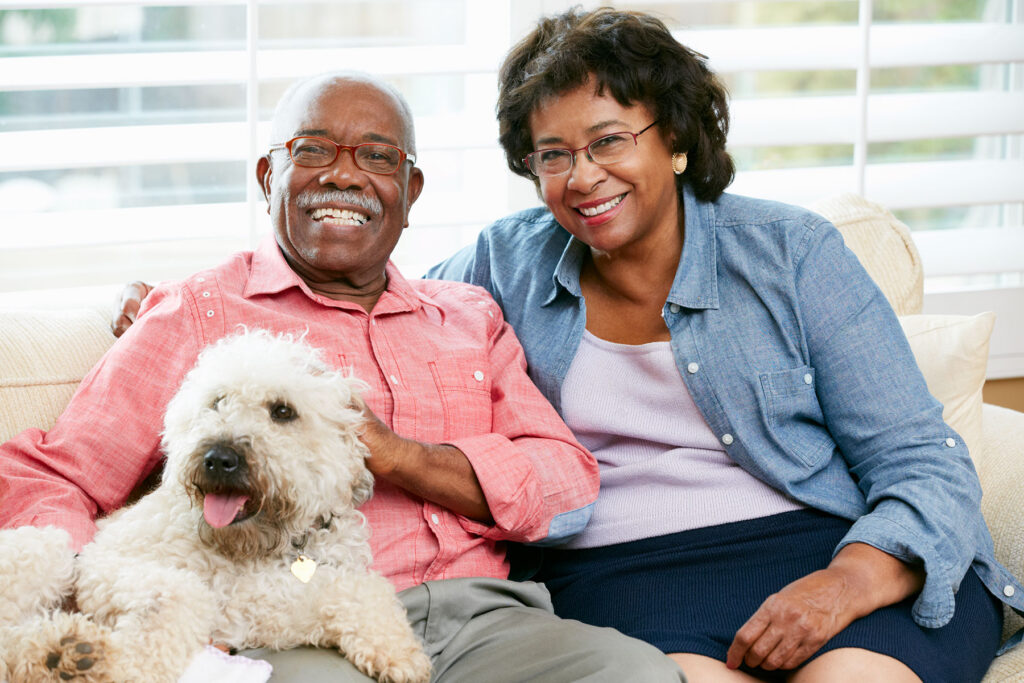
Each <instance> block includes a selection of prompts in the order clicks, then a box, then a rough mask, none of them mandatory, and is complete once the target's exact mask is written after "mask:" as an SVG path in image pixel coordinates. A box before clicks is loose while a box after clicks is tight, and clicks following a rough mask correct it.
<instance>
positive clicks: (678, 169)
mask: <svg viewBox="0 0 1024 683" xmlns="http://www.w3.org/2000/svg"><path fill="white" fill-rule="evenodd" d="M685 170H686V152H676V153H675V154H673V155H672V172H673V173H675V174H676V175H682V173H683V171H685Z"/></svg>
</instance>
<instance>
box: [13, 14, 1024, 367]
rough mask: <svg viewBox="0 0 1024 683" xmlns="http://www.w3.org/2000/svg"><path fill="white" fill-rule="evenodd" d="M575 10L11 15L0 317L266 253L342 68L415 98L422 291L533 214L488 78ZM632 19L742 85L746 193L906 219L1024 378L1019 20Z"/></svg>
mask: <svg viewBox="0 0 1024 683" xmlns="http://www.w3.org/2000/svg"><path fill="white" fill-rule="evenodd" d="M571 4H576V3H571V2H567V1H564V0H486V1H485V0H338V1H334V2H258V1H257V0H233V1H231V0H224V1H220V2H217V1H212V0H211V1H199V0H193V1H191V2H167V1H164V2H139V1H132V0H116V1H115V0H107V1H106V2H88V1H84V0H79V1H76V2H70V1H65V2H42V1H39V0H33V1H23V2H5V1H2V0H0V306H16V305H37V302H39V301H41V300H50V301H52V302H55V303H56V304H57V305H60V304H67V303H69V302H73V301H76V300H95V298H96V296H97V295H98V293H99V292H104V293H106V292H109V293H110V295H111V296H112V293H113V292H114V291H116V290H117V289H118V288H119V285H120V284H121V283H123V282H125V281H128V280H130V279H135V278H140V277H142V278H145V279H148V280H150V281H155V280H162V279H167V278H175V277H181V276H183V275H185V274H187V273H189V272H192V271H195V270H197V269H199V268H203V267H207V266H209V265H211V264H213V263H216V262H218V261H219V260H221V259H222V258H224V256H225V255H226V254H227V253H229V252H231V251H234V250H237V249H242V248H248V247H250V246H252V245H253V244H254V242H255V241H256V240H257V239H259V237H260V236H262V235H263V234H265V233H266V232H267V230H268V229H269V226H268V223H267V217H266V213H265V210H264V208H263V206H262V200H261V199H260V198H259V197H258V194H257V188H256V185H255V179H254V176H253V171H252V166H253V164H254V162H255V159H256V158H257V156H259V155H260V154H262V153H263V152H264V151H265V149H266V146H267V145H268V144H269V142H270V140H268V139H267V132H268V131H267V122H268V121H269V118H270V114H271V112H272V110H273V106H274V104H275V102H276V99H277V97H278V96H279V95H280V93H281V92H282V91H283V89H284V87H286V85H287V84H288V83H289V82H290V81H292V80H294V79H296V78H299V77H302V76H305V75H308V74H312V73H317V72H320V71H324V70H328V69H335V68H352V69H358V70H365V71H368V72H371V73H374V74H378V75H380V76H382V77H384V78H386V79H387V80H389V81H390V82H392V83H394V84H395V85H396V86H397V87H398V88H399V89H401V90H402V91H403V92H404V93H405V94H406V95H407V97H408V98H409V100H410V103H411V105H412V108H413V113H414V115H415V117H416V122H417V133H418V148H419V149H418V152H419V165H420V166H421V167H422V168H423V169H424V172H425V174H426V188H425V191H424V193H423V195H422V196H421V198H420V200H419V202H418V203H417V204H416V206H415V207H414V209H413V213H412V227H411V228H410V229H409V230H407V231H406V234H405V235H404V236H403V239H402V242H401V243H400V245H399V248H398V251H397V252H396V254H395V258H396V260H397V261H398V263H399V265H400V266H401V267H402V268H403V269H404V270H405V271H406V272H407V274H409V275H416V274H419V273H421V272H422V271H423V270H424V269H425V268H426V267H428V266H429V265H431V264H432V263H434V262H436V261H438V260H440V259H441V258H443V257H444V256H446V255H448V254H449V253H451V252H452V251H454V250H455V249H456V248H458V247H459V246H461V245H463V244H466V243H468V242H470V241H471V240H472V239H473V238H474V236H475V235H476V233H477V232H478V231H479V229H480V228H481V227H483V226H484V225H486V224H487V223H488V222H489V221H491V220H493V219H494V218H497V217H498V216H501V215H504V214H505V213H507V212H509V211H513V210H517V209H519V208H523V207H525V206H531V205H535V204H536V203H537V198H536V195H535V194H534V192H533V187H532V184H531V183H529V182H528V181H526V180H523V179H520V178H516V177H513V176H511V174H510V173H509V172H508V171H507V170H506V166H505V163H504V159H503V157H502V154H501V151H500V149H499V148H498V147H497V144H496V138H497V125H496V123H495V121H494V101H495V96H496V86H495V72H496V69H497V66H498V64H499V63H500V61H501V58H502V56H503V55H504V53H505V51H506V50H507V49H508V47H509V46H510V45H511V44H512V42H514V41H515V40H517V39H519V38H520V37H521V36H522V35H523V34H524V33H525V32H526V31H527V30H529V28H530V27H531V26H532V24H533V22H534V21H535V19H536V18H537V17H538V16H539V15H540V14H542V13H551V12H557V11H561V10H563V9H565V8H566V7H568V6H569V5H571ZM598 4H603V3H597V2H587V3H584V5H585V6H590V7H593V6H596V5H598ZM616 4H617V6H618V7H620V8H631V9H640V10H644V11H650V12H653V13H655V14H657V15H659V16H661V17H662V18H663V19H664V20H665V22H666V23H667V24H668V25H669V26H670V28H671V29H672V30H673V32H674V34H675V35H676V36H677V37H678V38H679V39H680V40H681V41H682V42H684V43H686V44H687V45H690V46H691V47H693V48H695V49H697V50H699V51H701V52H703V53H704V54H707V55H708V56H709V58H710V63H711V66H712V68H714V69H715V70H716V71H718V72H719V73H720V74H721V75H722V76H723V78H724V79H725V80H726V83H727V84H728V86H729V88H730V91H731V93H732V113H733V116H732V121H733V125H732V130H731V134H730V150H731V151H732V153H733V155H734V156H735V158H736V160H737V166H738V171H739V172H738V175H737V178H736V182H735V183H734V185H733V187H732V188H731V191H735V192H740V193H744V194H751V195H755V196H764V197H770V198H773V199H778V200H781V201H789V202H793V203H798V204H806V203H808V202H810V201H813V200H815V199H818V198H820V197H823V196H827V195H830V194H834V193H836V192H841V191H852V192H861V193H862V194H864V195H865V196H867V197H868V198H869V199H871V200H873V201H877V202H880V203H882V204H884V205H886V206H888V207H890V208H892V209H893V210H894V211H895V212H896V214H897V216H899V217H900V218H901V219H902V220H904V221H905V222H906V223H907V224H908V225H909V226H910V227H911V229H912V230H914V233H915V240H916V241H917V243H918V245H919V247H920V248H921V251H922V256H923V259H924V264H925V268H926V273H927V276H928V288H929V295H928V306H929V307H931V308H932V309H936V310H938V309H943V308H947V309H949V310H953V309H956V310H957V311H958V312H960V311H965V312H966V310H967V309H977V310H986V309H995V310H997V313H998V314H999V320H998V322H997V327H996V337H994V339H993V347H992V352H993V359H994V363H993V364H990V374H992V376H1011V375H1018V376H1019V375H1024V281H1022V280H1024V142H1022V140H1024V17H1022V15H1024V0H873V1H871V0H863V1H862V2H857V1H855V0H831V1H819V0H790V1H787V2H769V1H753V0H747V1H743V2H732V1H728V0H719V1H703V2H701V1H695V0H689V1H688V0H684V1H680V0H673V1H672V2H619V3H616ZM947 291H951V292H953V293H954V294H955V296H956V298H955V302H954V299H953V298H949V297H947V294H946V293H947ZM965 296H966V297H967V300H969V301H973V302H974V303H968V304H965V303H964V301H965V299H964V297H965ZM972 297H973V299H972ZM947 304H948V306H947ZM1015 316H1016V317H1015Z"/></svg>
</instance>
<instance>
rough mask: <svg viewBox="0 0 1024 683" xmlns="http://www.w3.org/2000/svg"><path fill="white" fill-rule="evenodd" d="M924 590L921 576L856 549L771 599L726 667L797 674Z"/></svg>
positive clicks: (740, 637) (740, 634)
mask: <svg viewBox="0 0 1024 683" xmlns="http://www.w3.org/2000/svg"><path fill="white" fill-rule="evenodd" d="M923 585H924V573H923V572H922V571H921V570H919V569H917V568H914V567H911V566H910V565H907V564H905V563H903V562H901V561H900V560H898V559H896V558H895V557H892V556H891V555H888V554H886V553H884V552H882V551H881V550H878V549H876V548H873V547H872V546H869V545H865V544H862V543H851V544H849V545H847V546H845V547H844V548H843V549H842V550H840V551H839V553H837V554H836V556H835V558H834V559H833V560H832V563H831V564H829V566H828V567H827V568H825V569H822V570H820V571H816V572H814V573H812V574H809V575H808V576H805V577H804V578H802V579H798V580H796V581H794V582H793V583H791V584H789V585H788V586H786V587H785V588H783V589H782V590H780V591H779V592H778V593H776V594H774V595H771V596H769V597H768V599H767V600H765V601H764V603H763V604H762V605H761V607H760V608H758V610H757V611H756V612H755V613H754V616H752V617H750V619H748V620H747V623H745V624H744V625H743V626H742V627H741V628H740V630H739V631H737V632H736V637H735V638H734V639H733V642H732V645H731V646H730V647H729V651H728V653H727V654H726V660H725V663H726V666H728V667H729V668H730V669H736V668H738V667H739V666H740V665H741V664H746V665H747V666H750V667H758V666H759V667H761V668H762V669H765V670H769V671H770V670H775V669H795V668H796V667H798V666H800V665H801V664H803V663H804V662H805V661H807V658H808V657H810V656H811V655H812V654H814V653H815V652H817V651H818V649H820V648H821V646H822V645H824V644H825V643H826V642H828V640H829V639H830V638H832V636H834V635H836V634H837V633H839V632H840V631H842V630H843V629H844V628H846V627H847V626H849V625H850V623H851V622H853V621H854V620H855V619H859V618H860V617H862V616H866V615H868V614H870V613H871V612H874V611H875V610H876V609H879V608H880V607H885V606H886V605H891V604H894V603H897V602H900V601H901V600H903V599H905V598H907V597H909V596H910V595H913V594H914V593H916V592H917V591H919V590H920V589H921V586H923Z"/></svg>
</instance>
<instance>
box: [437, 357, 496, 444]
mask: <svg viewBox="0 0 1024 683" xmlns="http://www.w3.org/2000/svg"><path fill="white" fill-rule="evenodd" d="M429 365H430V374H431V375H432V376H433V379H434V386H435V388H436V389H437V394H438V400H439V402H440V405H441V410H442V413H443V415H444V432H443V439H458V438H462V437H466V436H476V435H478V434H488V433H490V431H491V418H492V400H491V369H490V365H489V363H488V362H487V360H486V358H485V357H483V356H482V355H481V354H479V353H474V352H472V351H468V350H467V351H449V352H447V353H444V354H443V355H439V356H438V357H437V358H435V359H434V360H432V361H430V362H429Z"/></svg>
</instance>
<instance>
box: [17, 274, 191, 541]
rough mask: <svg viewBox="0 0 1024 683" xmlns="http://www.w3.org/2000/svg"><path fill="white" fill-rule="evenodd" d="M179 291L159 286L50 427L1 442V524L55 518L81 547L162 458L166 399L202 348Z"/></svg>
mask: <svg viewBox="0 0 1024 683" xmlns="http://www.w3.org/2000/svg"><path fill="white" fill-rule="evenodd" d="M187 308H188V307H187V306H186V304H185V302H184V300H183V298H182V296H181V294H180V293H179V292H176V291H166V290H156V291H155V292H154V293H153V294H151V295H150V297H149V298H147V300H146V310H145V312H144V314H143V315H141V316H140V317H139V321H138V322H137V323H136V324H135V325H133V326H132V327H131V328H130V329H129V330H128V332H127V333H126V334H125V335H124V336H123V337H122V338H121V339H119V340H118V341H117V342H116V343H115V344H114V345H113V346H112V347H111V348H110V350H109V351H108V352H107V353H106V354H105V355H104V356H103V358H102V359H101V360H100V362H99V363H98V364H97V365H96V366H95V367H94V368H93V369H92V370H91V371H90V372H89V373H88V374H87V375H86V377H85V379H84V380H83V381H82V383H81V384H80V385H79V387H78V389H77V391H76V392H75V394H74V396H73V397H72V399H71V401H70V403H69V404H68V406H67V407H66V409H65V410H64V412H63V413H62V414H61V416H60V417H59V418H58V420H57V422H56V424H55V425H54V426H53V428H52V429H50V430H49V431H47V432H44V431H41V430H39V429H30V430H27V431H25V432H22V433H21V434H19V435H17V436H15V437H14V438H13V439H11V440H10V441H8V442H6V443H4V444H2V445H0V527H3V528H13V527H19V526H57V527H60V528H62V529H65V530H67V531H68V532H69V533H70V534H71V539H72V545H73V547H74V548H75V549H76V550H79V549H81V547H82V546H84V545H85V544H86V543H88V542H89V541H90V540H91V539H92V536H93V534H94V533H95V530H96V527H95V522H94V520H95V519H96V517H97V516H98V515H101V514H103V513H106V512H109V511H111V510H114V509H116V508H118V507H120V506H121V505H123V504H124V502H125V501H126V500H127V499H128V497H129V495H130V493H131V492H132V490H133V489H134V487H135V486H136V485H137V484H138V483H139V482H141V481H142V480H143V479H144V478H145V477H146V475H147V474H149V472H150V471H152V470H153V468H154V467H155V466H156V465H157V464H158V463H159V460H160V451H159V445H160V429H161V425H162V416H163V412H164V408H165V406H166V405H167V402H168V401H169V400H170V398H171V396H172V395H173V394H174V392H175V391H176V390H177V388H178V385H179V384H180V382H181V379H182V378H183V377H184V375H185V373H186V372H187V371H188V369H189V368H190V367H191V366H192V364H193V363H194V362H195V358H196V355H197V353H198V350H197V344H196V335H195V333H194V327H193V325H192V324H191V315H190V313H189V312H188V311H187V310H186V309H187Z"/></svg>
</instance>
